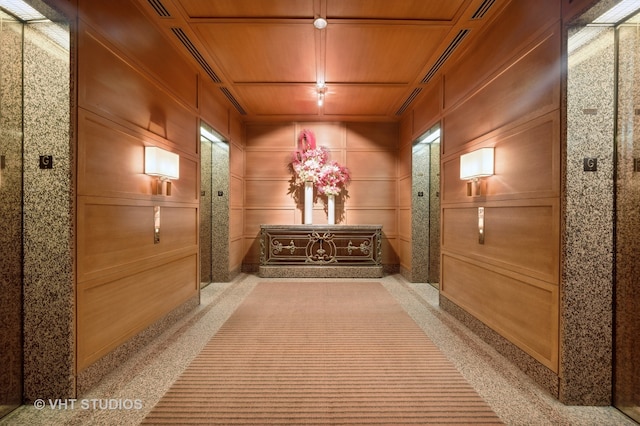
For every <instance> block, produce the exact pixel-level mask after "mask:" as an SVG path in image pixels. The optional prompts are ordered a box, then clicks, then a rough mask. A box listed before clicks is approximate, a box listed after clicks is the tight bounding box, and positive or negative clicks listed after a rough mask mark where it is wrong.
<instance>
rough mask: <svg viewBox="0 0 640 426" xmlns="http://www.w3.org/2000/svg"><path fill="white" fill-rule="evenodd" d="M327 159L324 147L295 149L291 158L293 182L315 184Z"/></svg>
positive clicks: (326, 151)
mask: <svg viewBox="0 0 640 426" xmlns="http://www.w3.org/2000/svg"><path fill="white" fill-rule="evenodd" d="M328 159H329V151H328V150H327V148H325V147H320V148H315V149H307V150H306V151H296V152H294V154H293V158H292V160H291V166H292V167H293V173H294V175H295V184H296V185H302V184H304V183H305V182H309V181H310V182H313V184H314V185H315V184H317V183H318V182H319V180H320V176H321V174H322V168H323V167H324V166H325V164H326V162H327V161H328Z"/></svg>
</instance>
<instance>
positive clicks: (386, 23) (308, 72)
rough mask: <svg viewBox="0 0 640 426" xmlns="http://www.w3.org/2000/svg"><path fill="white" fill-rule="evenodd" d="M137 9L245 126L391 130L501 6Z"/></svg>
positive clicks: (475, 1)
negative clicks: (317, 124)
mask: <svg viewBox="0 0 640 426" xmlns="http://www.w3.org/2000/svg"><path fill="white" fill-rule="evenodd" d="M137 1H138V2H139V3H140V6H141V7H142V8H143V9H144V10H145V11H146V13H147V14H148V16H149V17H150V18H151V19H153V20H154V22H155V23H157V24H158V25H159V27H160V28H162V30H163V31H165V32H166V34H167V37H168V38H169V39H170V40H172V42H173V43H175V44H176V46H177V47H178V48H179V49H180V50H182V51H183V52H185V54H186V55H188V56H189V58H190V60H193V61H194V63H196V66H197V67H199V68H200V69H201V70H202V71H203V75H205V76H208V78H210V79H211V81H212V82H213V83H214V84H215V85H217V86H218V87H219V89H220V90H221V91H222V93H224V95H225V96H226V97H227V99H228V100H229V101H230V102H231V104H232V105H233V108H235V109H236V110H238V111H239V112H240V114H241V115H242V117H243V120H245V121H264V120H300V121H304V120H309V121H312V120H331V121H333V120H369V121H393V120H398V119H399V118H400V117H401V116H402V114H403V112H404V111H405V110H406V109H407V108H408V107H409V105H410V104H411V103H412V102H415V101H416V99H417V98H419V96H420V92H421V91H422V90H423V89H424V87H425V85H427V84H428V83H429V82H430V81H431V80H432V79H433V78H437V76H438V73H439V72H440V71H442V69H444V68H446V66H449V64H451V63H453V62H454V61H455V58H456V56H457V55H459V54H460V53H461V52H462V51H463V50H464V49H465V47H466V45H467V44H468V43H469V40H470V39H472V38H473V37H475V36H476V35H477V34H478V33H479V32H480V29H481V27H482V26H483V25H486V24H487V23H488V22H489V21H490V20H491V18H492V17H493V16H494V15H495V14H496V13H497V12H498V9H501V8H502V6H504V4H505V3H506V2H508V1H509V0H137ZM317 17H323V18H326V20H327V22H328V25H327V27H326V28H325V29H323V30H318V29H316V28H315V27H314V26H313V21H314V19H315V18H317ZM318 81H325V82H326V95H325V101H324V105H323V106H321V107H319V106H318V102H317V88H316V84H317V82H318Z"/></svg>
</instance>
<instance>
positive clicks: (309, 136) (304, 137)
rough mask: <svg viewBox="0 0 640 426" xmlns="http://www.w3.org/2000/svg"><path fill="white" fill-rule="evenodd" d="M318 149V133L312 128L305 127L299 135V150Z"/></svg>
mask: <svg viewBox="0 0 640 426" xmlns="http://www.w3.org/2000/svg"><path fill="white" fill-rule="evenodd" d="M309 149H316V135H314V134H313V132H312V131H311V130H308V129H304V130H302V131H301V132H300V135H299V136H298V150H300V151H303V152H304V151H306V150H309Z"/></svg>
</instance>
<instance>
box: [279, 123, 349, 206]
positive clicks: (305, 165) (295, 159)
mask: <svg viewBox="0 0 640 426" xmlns="http://www.w3.org/2000/svg"><path fill="white" fill-rule="evenodd" d="M291 157H292V158H291V164H290V165H291V168H292V169H293V173H294V183H295V185H302V184H304V183H305V182H313V184H314V185H316V186H317V187H318V192H319V193H320V194H326V195H339V194H340V192H341V191H342V189H343V188H344V187H345V186H346V185H347V184H348V183H349V181H350V180H351V176H350V175H349V170H348V169H347V168H346V167H343V166H341V165H340V164H338V163H337V162H335V161H331V162H329V150H328V149H327V148H326V147H324V146H321V147H316V138H315V136H314V134H313V132H312V131H311V130H307V129H305V130H303V131H302V132H300V136H298V150H296V151H294V152H293V154H292V156H291Z"/></svg>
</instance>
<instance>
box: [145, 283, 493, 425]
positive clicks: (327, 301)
mask: <svg viewBox="0 0 640 426" xmlns="http://www.w3.org/2000/svg"><path fill="white" fill-rule="evenodd" d="M143 424H224V425H232V424H260V425H268V424H296V425H302V424H334V425H335V424H339V425H346V424H389V425H401V424H449V425H451V424H455V425H462V424H501V422H500V419H499V418H498V417H497V415H496V414H495V413H494V412H493V411H492V410H491V409H490V408H489V406H488V405H487V404H486V403H485V402H484V401H483V400H482V399H481V398H480V396H479V395H478V394H477V393H476V392H475V391H474V390H473V388H472V387H471V386H470V385H469V384H468V383H467V382H466V381H465V380H464V378H463V377H462V376H461V375H460V373H459V372H458V371H457V370H456V369H455V368H454V367H453V365H452V364H451V362H450V361H449V360H447V359H446V358H445V357H444V355H443V354H442V353H441V352H440V350H439V349H438V348H437V347H436V346H435V345H434V344H433V343H432V342H431V341H430V340H429V339H428V338H427V337H426V335H425V334H424V332H423V331H422V330H421V329H420V328H419V327H418V326H417V325H416V324H415V322H414V321H413V320H412V319H411V318H410V317H409V316H408V315H407V314H406V313H405V312H404V311H403V310H402V308H401V307H400V305H399V304H398V303H397V302H396V301H395V300H394V299H393V297H392V296H391V295H390V294H389V293H388V292H387V290H386V289H385V288H384V287H382V285H381V284H379V283H377V282H358V281H351V282H344V283H342V282H314V283H296V282H261V283H259V284H258V285H257V286H256V288H255V289H254V290H253V292H252V293H251V294H250V295H249V296H248V297H247V298H246V299H245V300H244V301H243V302H242V304H241V305H240V306H239V307H238V309H237V310H236V311H235V312H234V313H233V314H232V315H231V317H230V318H229V319H228V320H227V322H226V323H225V324H224V325H223V326H222V328H221V329H220V330H219V331H218V333H217V334H216V335H215V336H214V337H213V338H212V339H211V341H210V342H209V343H208V344H207V346H206V347H205V348H204V349H203V351H202V352H201V353H200V354H199V355H198V356H197V357H196V358H195V359H194V361H193V362H192V363H191V364H190V366H189V367H188V368H187V369H186V370H185V371H184V373H183V374H182V375H181V377H180V378H179V379H178V380H177V381H176V382H175V383H174V384H173V386H172V387H171V389H170V390H169V391H168V392H167V394H166V395H165V396H164V397H163V398H162V399H161V400H160V401H159V402H158V404H157V405H156V406H155V407H154V408H153V410H152V411H151V412H150V413H149V415H148V416H147V417H146V418H145V420H144V421H143Z"/></svg>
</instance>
